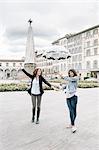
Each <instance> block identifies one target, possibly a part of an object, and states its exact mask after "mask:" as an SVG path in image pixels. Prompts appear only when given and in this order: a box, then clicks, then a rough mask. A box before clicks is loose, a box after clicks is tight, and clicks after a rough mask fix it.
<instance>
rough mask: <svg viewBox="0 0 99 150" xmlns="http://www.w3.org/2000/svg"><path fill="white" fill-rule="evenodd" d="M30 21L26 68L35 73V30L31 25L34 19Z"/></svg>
mask: <svg viewBox="0 0 99 150" xmlns="http://www.w3.org/2000/svg"><path fill="white" fill-rule="evenodd" d="M28 22H29V28H28V34H27V43H26V53H25V64H24V68H25V70H26V71H27V72H29V73H30V74H33V70H34V69H35V67H36V60H35V50H34V39H33V30H32V26H31V23H32V20H31V19H30V20H29V21H28Z"/></svg>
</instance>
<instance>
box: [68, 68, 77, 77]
mask: <svg viewBox="0 0 99 150" xmlns="http://www.w3.org/2000/svg"><path fill="white" fill-rule="evenodd" d="M70 72H73V74H74V77H75V76H77V72H76V71H75V70H74V69H70V70H69V71H68V76H69V77H70Z"/></svg>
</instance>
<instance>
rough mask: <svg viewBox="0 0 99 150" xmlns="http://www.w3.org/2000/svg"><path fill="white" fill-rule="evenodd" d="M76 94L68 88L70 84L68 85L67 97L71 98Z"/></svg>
mask: <svg viewBox="0 0 99 150" xmlns="http://www.w3.org/2000/svg"><path fill="white" fill-rule="evenodd" d="M74 95H75V92H73V93H70V92H69V89H68V85H67V87H66V98H71V97H73V96H74Z"/></svg>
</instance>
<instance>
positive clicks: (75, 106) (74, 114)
mask: <svg viewBox="0 0 99 150" xmlns="http://www.w3.org/2000/svg"><path fill="white" fill-rule="evenodd" d="M77 99H78V97H77V96H76V95H74V96H73V97H72V98H71V107H72V111H73V124H74V125H75V119H76V116H77Z"/></svg>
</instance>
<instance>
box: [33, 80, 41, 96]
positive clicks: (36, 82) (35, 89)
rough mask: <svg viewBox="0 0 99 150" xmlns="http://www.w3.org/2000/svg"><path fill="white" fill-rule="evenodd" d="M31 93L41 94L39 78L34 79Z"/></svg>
mask: <svg viewBox="0 0 99 150" xmlns="http://www.w3.org/2000/svg"><path fill="white" fill-rule="evenodd" d="M31 93H32V94H35V95H39V94H40V86H39V78H34V79H33V82H32V88H31Z"/></svg>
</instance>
